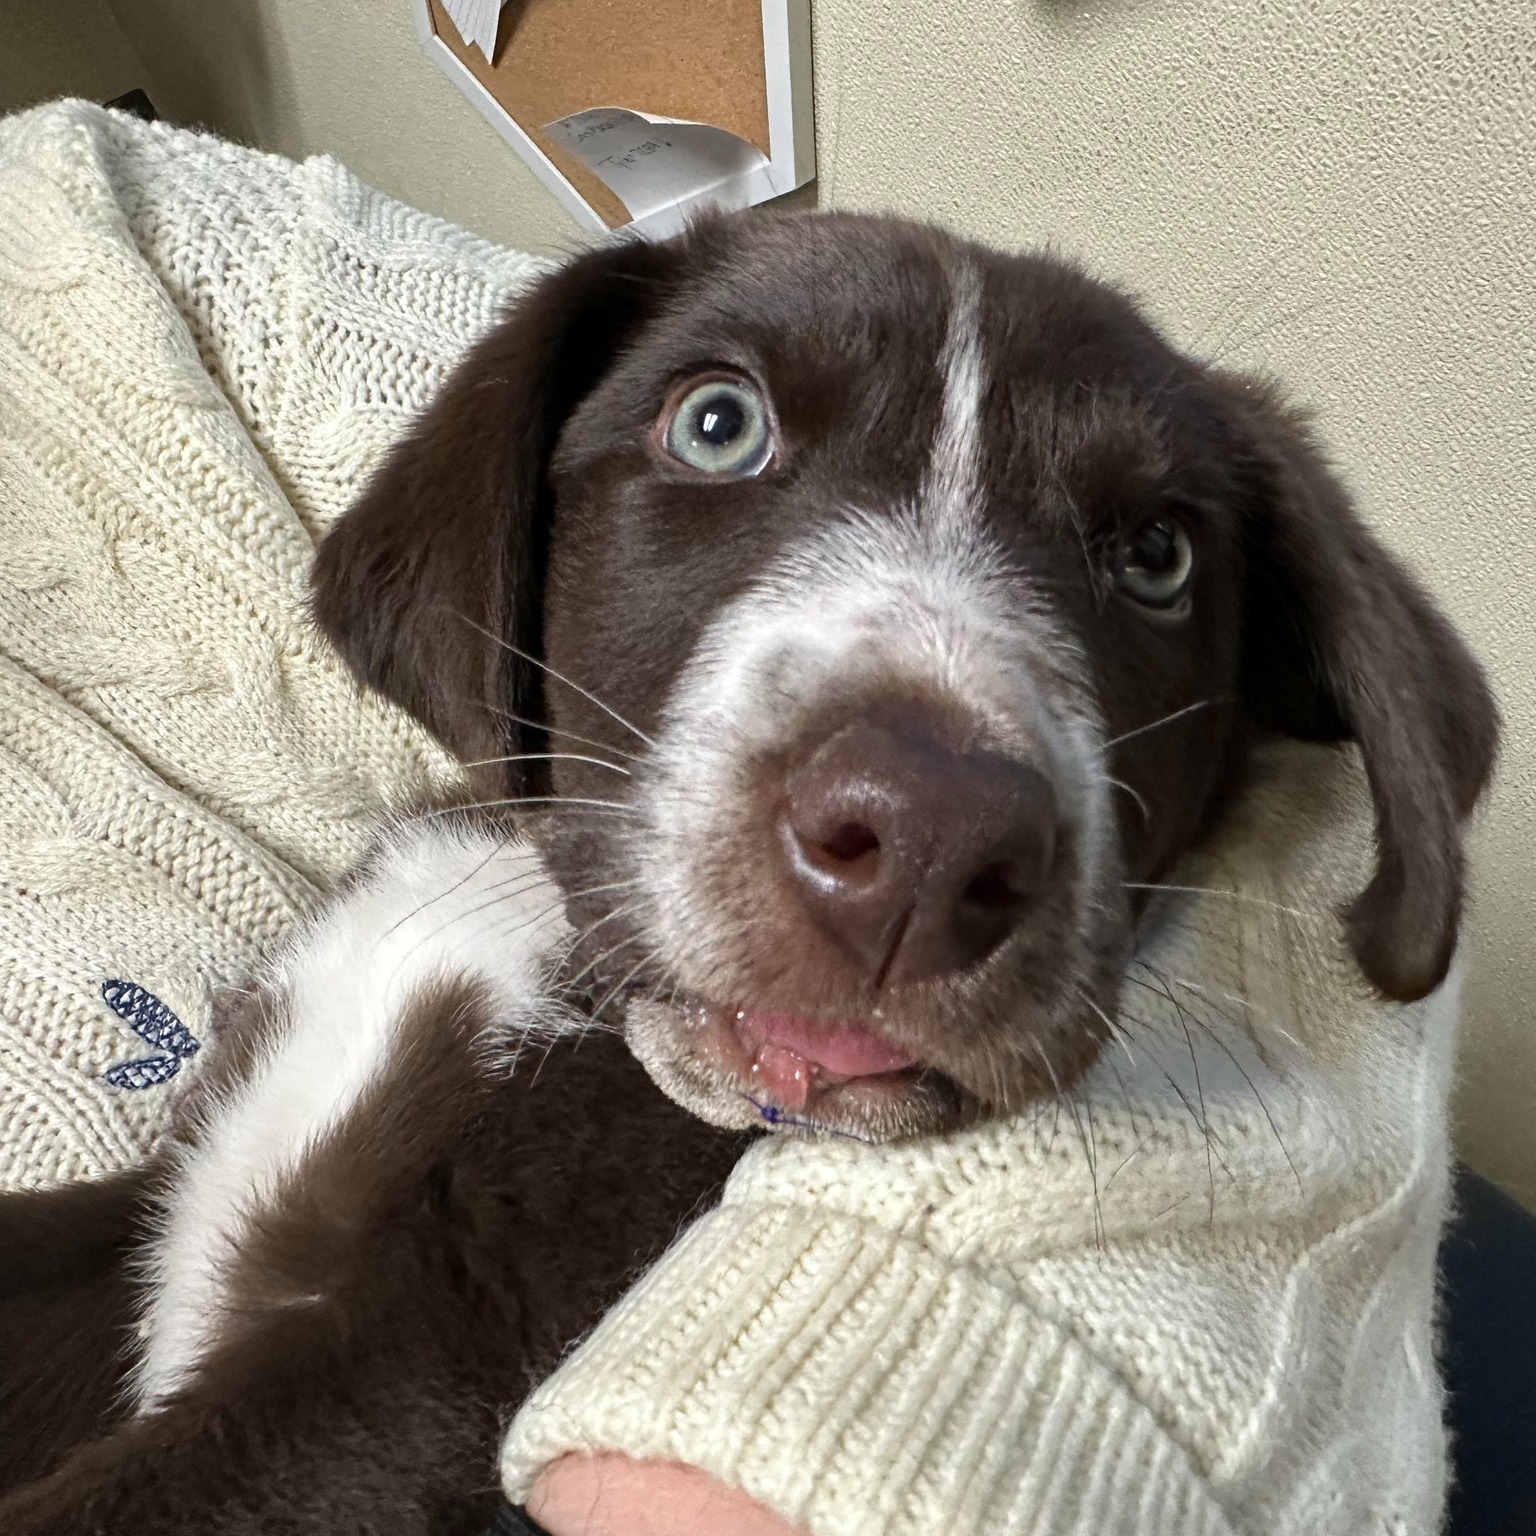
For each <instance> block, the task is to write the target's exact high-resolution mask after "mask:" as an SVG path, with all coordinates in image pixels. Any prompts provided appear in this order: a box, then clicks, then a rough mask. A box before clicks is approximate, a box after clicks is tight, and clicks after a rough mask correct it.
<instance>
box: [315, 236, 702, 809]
mask: <svg viewBox="0 0 1536 1536" xmlns="http://www.w3.org/2000/svg"><path fill="white" fill-rule="evenodd" d="M679 260H680V256H679V253H678V252H677V250H676V249H675V248H674V247H672V246H658V245H648V244H643V243H641V242H638V241H637V242H632V243H626V244H623V245H616V246H609V247H604V248H602V249H599V250H595V251H591V252H588V253H587V254H585V255H583V256H580V257H578V258H576V259H575V260H574V261H572V262H570V263H569V264H568V265H566V266H564V267H561V268H560V269H559V270H558V271H556V272H554V273H552V274H550V275H549V276H547V277H545V278H544V279H543V280H542V281H540V282H539V283H538V284H537V285H536V286H535V287H534V288H533V289H532V290H531V291H530V292H529V293H527V294H526V295H524V296H523V297H521V298H520V299H518V300H517V301H516V304H515V307H514V308H513V309H512V311H511V313H510V314H509V316H508V317H507V319H505V320H504V321H503V322H502V323H501V324H500V325H499V326H498V327H497V328H496V329H495V330H493V331H492V332H491V333H490V334H489V335H487V336H486V337H485V338H484V339H483V340H482V341H480V342H479V343H478V344H477V345H476V346H475V347H473V348H472V349H471V350H470V351H469V353H468V354H467V355H466V356H465V358H464V360H463V361H462V362H461V363H460V364H459V366H458V368H457V369H456V370H455V371H454V373H453V374H452V376H451V377H450V378H449V379H448V380H447V382H446V383H445V384H444V385H443V387H442V389H441V390H440V391H439V393H438V394H437V396H436V398H435V399H434V400H433V402H432V404H431V405H430V406H429V408H428V409H427V411H426V413H425V414H424V415H423V416H422V417H421V418H420V419H419V420H418V421H417V422H416V423H415V424H414V425H413V426H412V428H411V429H410V431H409V432H408V433H407V434H406V435H405V437H404V438H403V439H402V440H401V441H400V442H399V443H397V444H396V445H395V447H394V448H393V449H392V450H391V452H390V453H389V455H388V457H387V458H386V459H385V460H384V462H383V464H382V465H381V466H380V468H379V469H378V470H377V471H376V473H375V474H374V476H373V479H372V480H371V482H370V483H369V484H368V486H367V487H366V489H365V490H364V491H363V494H362V496H361V497H360V499H359V500H358V501H357V503H356V504H355V505H354V506H353V507H351V508H350V509H349V510H348V511H347V512H346V513H345V514H344V515H343V516H342V517H341V518H340V520H339V521H338V522H337V523H336V525H335V527H334V528H332V529H331V531H330V532H329V533H328V534H327V535H326V537H325V538H324V539H323V540H322V542H321V544H320V548H319V550H318V552H317V554H316V558H315V565H314V572H313V575H312V578H311V607H312V611H313V613H314V616H315V619H316V621H317V622H318V624H319V626H320V628H321V629H322V630H323V631H324V632H325V634H326V636H327V637H328V638H329V639H330V640H331V642H332V643H333V644H334V645H335V646H336V648H337V650H339V651H340V652H341V654H342V656H343V657H344V658H345V660H346V662H347V664H348V665H349V666H350V667H351V668H352V670H353V672H355V673H356V674H357V676H358V677H359V678H360V679H361V680H362V681H363V682H364V683H366V684H367V685H368V686H369V687H371V688H374V689H377V690H378V692H380V693H382V694H384V695H385V696H386V697H387V698H390V699H392V700H394V702H395V703H397V704H400V705H402V706H404V708H405V709H407V710H409V711H410V713H411V714H413V715H414V716H415V717H416V718H417V719H418V720H420V721H422V722H423V723H424V724H425V725H426V726H427V727H428V728H429V729H430V730H431V731H432V732H433V734H434V735H436V736H437V737H438V738H439V739H440V740H441V741H442V742H443V743H444V744H445V745H446V746H448V747H449V748H450V749H451V750H452V751H453V752H455V753H456V754H457V755H458V756H459V757H460V758H461V759H463V760H464V761H473V760H475V759H481V758H490V757H495V756H497V755H500V754H503V753H506V752H508V751H509V750H511V749H513V748H514V747H515V744H516V743H517V742H518V740H519V739H521V738H520V736H519V733H518V732H517V730H516V727H515V726H514V725H513V724H512V723H511V722H509V721H508V719H507V715H508V714H509V713H510V714H514V715H524V716H529V717H532V718H540V717H541V711H540V708H539V702H538V701H539V677H538V669H537V668H536V667H535V666H534V665H532V664H531V663H530V662H528V661H527V660H525V659H523V658H521V657H519V656H518V655H517V654H516V653H515V652H514V651H513V650H511V649H509V648H508V646H509V645H511V646H515V647H516V648H517V650H519V651H523V652H526V653H527V654H528V655H532V656H537V655H538V654H539V651H540V634H541V628H542V605H541V601H540V595H541V589H542V585H543V579H544V565H545V555H546V551H547V549H548V542H549V532H550V513H551V508H550V493H549V488H548V485H547V483H546V478H545V469H546V466H547V464H548V461H549V457H550V454H551V453H552V452H553V450H554V447H555V443H556V440H557V438H558V437H559V435H560V429H561V427H562V425H563V424H564V422H565V419H566V418H567V416H569V415H570V413H571V411H572V410H574V409H575V407H576V406H577V405H578V404H579V403H580V401H581V400H582V398H583V397H584V396H585V395H586V394H587V393H588V392H589V391H590V390H591V389H592V387H593V386H594V385H595V384H596V383H597V382H598V380H599V379H600V378H601V377H602V375H603V373H604V372H605V370H606V369H607V367H608V366H609V364H610V363H611V362H612V361H613V359H614V358H615V356H616V355H617V354H618V352H619V351H620V350H621V349H622V348H623V347H624V346H625V344H626V342H627V341H628V340H629V339H630V338H632V337H633V335H634V334H635V332H636V331H637V329H638V328H639V327H640V326H641V325H642V324H643V323H644V322H645V320H646V319H647V318H648V317H649V316H650V315H651V314H653V313H654V312H655V311H656V309H657V308H658V307H659V306H660V305H661V304H662V303H663V301H664V299H665V296H666V293H667V291H668V288H669V282H668V279H669V277H670V276H671V274H672V273H673V271H674V269H675V267H676V266H677V264H678V262H679ZM499 642H506V643H505V644H503V643H499ZM514 766H515V765H514ZM508 779H509V781H510V784H511V786H512V787H514V788H515V787H518V786H519V785H520V784H521V782H522V777H521V775H520V774H517V773H513V774H511V775H509V776H508Z"/></svg>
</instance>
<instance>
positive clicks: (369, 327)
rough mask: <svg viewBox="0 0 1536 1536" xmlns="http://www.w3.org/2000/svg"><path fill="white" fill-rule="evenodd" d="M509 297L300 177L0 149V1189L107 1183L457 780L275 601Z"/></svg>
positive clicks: (156, 133) (105, 155)
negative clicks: (318, 901) (316, 905)
mask: <svg viewBox="0 0 1536 1536" xmlns="http://www.w3.org/2000/svg"><path fill="white" fill-rule="evenodd" d="M536 270H538V267H537V264H536V263H533V262H531V261H530V260H529V259H528V258H526V257H523V256H517V255H512V254H508V253H505V252H501V251H497V250H495V249H493V248H492V247H490V246H487V245H485V244H483V243H482V242H480V241H477V240H474V239H472V238H470V237H469V236H466V235H464V234H463V233H461V232H460V231H457V230H455V229H452V228H451V227H449V226H447V225H445V224H442V223H440V222H438V221H436V220H433V219H429V218H426V217H424V216H423V215H421V214H417V213H413V212H411V211H409V210H408V209H405V208H402V207H400V206H399V205H398V204H396V203H392V202H390V201H389V200H388V199H385V198H382V197H379V196H378V195H376V194H375V193H372V192H370V191H369V190H368V189H366V188H365V187H363V186H361V185H360V184H359V183H358V182H357V181H356V180H354V179H353V178H352V177H351V176H350V175H349V174H348V173H347V172H345V171H344V170H342V169H341V167H339V166H337V165H335V164H333V163H332V162H330V161H328V160H313V161H310V162H308V163H306V164H304V165H300V166H295V165H292V164H291V163H289V162H287V161H284V160H279V159H276V158H274V157H271V156H264V155H259V154H256V153H253V152H251V151H249V150H245V149H240V148H236V147H234V146H232V145H228V144H223V143H219V142H217V141H215V140H212V139H208V138H204V137H201V136H197V135H194V134H190V133H186V132H178V131H175V130H171V129H167V128H164V127H160V126H149V125H145V124H142V123H140V122H138V121H137V120H135V119H132V118H128V117H124V116H121V115H119V114H115V113H109V112H105V111H103V110H101V109H100V108H97V107H92V106H88V105H86V104H84V103H80V102H74V103H63V104H60V105H57V106H53V107H47V108H41V109H38V110H36V111H33V112H29V113H26V114H23V115H21V116H17V117H13V118H10V119H7V120H4V121H0V1046H3V1049H0V1129H3V1135H0V1187H5V1186H16V1185H26V1184H33V1183H39V1182H47V1181H50V1180H55V1179H65V1178H75V1177H79V1176H82V1175H87V1174H94V1173H100V1172H103V1171H105V1170H107V1169H110V1168H113V1167H117V1166H120V1165H122V1164H123V1163H125V1162H128V1161H131V1160H132V1159H134V1158H136V1157H137V1156H138V1155H139V1154H140V1153H141V1152H142V1151H143V1149H144V1148H145V1146H146V1145H147V1144H148V1142H149V1141H150V1140H151V1138H152V1137H153V1136H154V1134H155V1132H156V1130H157V1129H158V1127H159V1125H160V1123H161V1118H162V1115H163V1111H164V1100H165V1095H166V1090H165V1087H164V1086H163V1085H164V1084H165V1083H166V1082H167V1081H168V1080H169V1078H170V1076H171V1075H172V1074H173V1073H174V1072H175V1071H176V1069H177V1067H178V1066H179V1065H180V1062H181V1060H182V1059H183V1058H184V1056H185V1055H186V1054H188V1053H189V1052H190V1050H191V1049H192V1048H193V1045H194V1043H195V1041H196V1040H197V1039H198V1038H199V1037H200V1036H201V1035H202V1034H203V1031H204V1029H205V1028H206V1026H207V1022H208V1015H209V1000H210V997H211V995H212V993H213V990H214V989H215V988H216V987H217V986H219V985H222V984H227V983H229V982H231V981H234V980H238V979H240V978H241V977H243V976H244V975H246V974H249V972H250V970H251V969H252V967H253V965H254V963H255V961H256V959H257V958H258V957H259V956H260V955H261V954H262V953H263V952H264V951H266V950H268V949H269V948H270V946H271V945H272V944H273V942H274V941H275V940H276V939H277V938H278V937H279V936H280V935H282V933H283V932H284V931H285V930H286V929H287V927H288V926H289V924H291V923H292V922H293V920H294V918H295V916H296V915H297V914H298V913H299V912H301V911H302V910H303V909H304V908H305V907H306V906H307V905H308V904H309V903H310V902H311V901H312V900H313V899H314V897H315V895H316V893H317V892H318V891H319V890H320V889H322V888H324V887H325V886H326V885H328V884H329V883H330V882H332V881H334V880H335V879H336V878H337V877H338V876H339V875H340V874H342V873H343V872H344V871H345V870H346V869H347V868H348V867H349V866H350V865H351V864H353V863H354V862H355V861H356V860H357V859H358V857H359V856H360V855H361V853H362V852H363V850H364V849H365V848H366V847H367V845H368V842H369V840H370V837H371V836H372V832H373V830H374V828H375V826H376V824H377V821H378V819H379V816H380V814H381V812H383V811H385V810H386V809H387V808H388V807H390V806H392V805H395V804H397V803H400V802H405V801H410V800H413V799H418V798H419V797H420V796H421V795H422V794H423V793H425V792H427V791H428V790H430V789H433V788H435V787H438V786H441V785H443V784H445V783H446V782H448V781H449V780H450V779H451V778H453V776H454V775H455V773H456V768H455V767H454V765H452V764H451V762H450V761H449V759H448V758H447V756H446V755H445V754H444V753H443V752H442V751H441V750H440V749H439V748H437V747H436V746H435V745H434V744H433V743H431V742H430V741H429V739H428V738H427V737H426V735H425V733H424V732H422V731H421V730H419V729H417V728H416V727H415V726H414V725H413V724H412V723H411V722H409V721H407V720H406V719H405V718H404V717H403V716H402V715H400V714H399V713H398V712H397V711H394V710H392V709H390V708H387V707H385V706H383V705H382V704H380V703H379V702H378V701H377V700H374V699H370V698H364V697H362V696H361V695H360V694H359V692H358V690H357V689H356V688H355V687H354V686H353V684H352V683H351V682H350V680H349V679H348V677H347V675H346V674H345V672H344V670H343V668H342V667H341V665H340V663H339V662H338V661H337V660H336V659H335V657H334V656H333V655H331V653H330V652H329V650H328V648H326V647H325V645H324V644H323V642H322V641H320V639H319V638H318V636H317V635H315V634H313V633H312V632H311V631H310V630H309V628H308V627H307V625H306V623H305V620H304V613H303V602H304V595H305V578H306V572H307V569H308V564H309V559H310V553H311V549H312V540H313V536H314V535H316V534H318V533H319V532H321V531H322V530H323V529H324V528H325V527H326V525H327V524H328V523H329V522H330V521H331V519H332V518H334V517H335V516H336V515H337V514H338V513H339V512H340V511H341V510H342V508H343V507H345V506H346V505H347V503H348V501H349V500H350V499H351V497H352V496H353V494H354V492H355V491H356V489H357V487H358V484H359V481H360V480H361V478H362V477H363V476H364V475H365V474H366V473H367V471H368V470H369V468H370V467H371V466H372V465H373V463H374V462H375V461H376V460H377V458H378V456H379V454H380V453H381V451H382V450H383V449H384V447H385V446H386V445H387V444H388V443H389V442H390V441H391V440H392V438H393V437H394V436H395V435H396V433H397V432H398V431H399V430H400V427H401V424H402V423H403V422H404V421H405V420H406V418H407V416H408V415H409V414H410V413H411V412H413V411H415V410H417V409H418V408H419V407H420V406H421V405H422V403H423V402H424V401H425V400H426V399H427V398H428V396H429V395H430V394H431V393H432V391H433V389H434V387H435V386H436V385H437V383H438V382H439V380H440V379H441V378H442V377H443V374H444V372H445V370H446V369H447V368H448V367H449V366H451V364H452V363H453V362H454V360H455V359H456V358H457V356H458V355H459V353H460V352H461V351H462V350H463V349H464V348H465V347H466V346H467V345H468V343H469V342H470V341H471V340H472V339H473V338H474V337H476V336H477V335H479V334H480V332H481V331H483V330H484V329H485V328H486V327H487V326H488V325H489V324H490V323H491V321H492V319H493V318H494V315H495V312H496V309H497V307H498V305H499V304H500V303H501V301H502V300H503V299H504V298H506V297H507V296H508V295H509V294H511V293H513V292H515V291H516V290H517V288H518V287H519V286H520V285H521V284H522V283H523V282H524V281H526V280H527V279H528V277H529V276H530V275H531V274H532V273H533V272H534V271H536ZM113 982H124V983H129V984H131V986H128V987H118V988H113V987H111V986H110V985H109V984H110V983H113ZM104 987H105V989H106V994H105V995H104ZM138 989H142V991H140V990H138Z"/></svg>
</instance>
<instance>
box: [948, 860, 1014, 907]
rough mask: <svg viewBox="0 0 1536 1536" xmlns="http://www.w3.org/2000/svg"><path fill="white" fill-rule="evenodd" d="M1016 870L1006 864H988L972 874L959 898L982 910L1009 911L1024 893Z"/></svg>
mask: <svg viewBox="0 0 1536 1536" xmlns="http://www.w3.org/2000/svg"><path fill="white" fill-rule="evenodd" d="M1016 876H1017V872H1016V871H1015V870H1013V869H1011V868H1010V867H1009V866H1008V865H1007V864H1004V863H997V864H989V865H987V867H986V868H985V869H983V870H979V871H978V872H977V873H976V874H974V875H972V876H971V878H970V881H969V882H968V883H967V885H966V887H965V889H964V890H963V891H961V893H960V899H961V900H962V901H963V902H965V903H967V905H969V906H972V907H977V908H980V910H981V911H983V912H1009V911H1012V909H1013V908H1014V907H1016V906H1018V905H1019V903H1020V902H1022V901H1023V900H1024V898H1025V895H1026V893H1025V892H1024V891H1023V890H1021V889H1020V887H1019V885H1018V884H1017V881H1016Z"/></svg>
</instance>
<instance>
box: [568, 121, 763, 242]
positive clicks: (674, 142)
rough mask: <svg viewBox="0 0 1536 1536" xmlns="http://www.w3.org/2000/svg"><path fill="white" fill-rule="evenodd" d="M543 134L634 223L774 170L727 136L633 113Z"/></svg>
mask: <svg viewBox="0 0 1536 1536" xmlns="http://www.w3.org/2000/svg"><path fill="white" fill-rule="evenodd" d="M544 127H545V132H546V133H548V134H549V135H550V136H551V137H552V138H553V139H554V140H555V142H556V143H558V144H560V145H561V146H562V147H563V148H565V149H568V150H569V151H570V152H571V153H572V154H573V155H575V156H576V157H577V158H578V159H579V160H581V161H582V162H583V163H584V164H585V165H586V166H587V167H588V169H589V170H591V171H592V173H593V174H594V175H595V176H597V177H598V179H599V180H601V181H602V183H603V185H604V186H606V187H607V188H608V190H609V191H610V192H612V193H613V194H614V196H615V197H617V198H618V199H619V201H620V202H622V203H623V204H624V206H625V207H626V208H627V209H628V210H629V215H630V217H631V218H633V219H643V218H645V217H647V216H648V215H650V214H652V213H655V212H657V211H658V210H659V209H662V208H669V207H671V206H672V205H674V204H676V203H679V202H683V201H686V200H688V199H691V198H696V197H698V196H700V194H703V193H706V192H708V191H709V190H710V189H711V188H714V187H720V186H722V185H724V184H725V183H729V182H734V181H739V180H742V179H744V178H745V177H747V176H750V175H751V174H752V173H753V172H754V171H758V170H761V169H762V168H763V167H765V166H766V165H767V164H768V157H767V156H766V155H765V154H764V153H763V152H762V151H761V150H760V149H758V147H757V146H756V145H755V144H749V143H748V142H747V141H746V140H745V139H743V138H741V137H739V136H738V135H736V134H734V133H731V132H729V131H728V130H726V129H724V128H715V127H712V126H711V125H710V124H709V123H690V122H685V121H684V120H682V119H681V118H675V117H653V116H651V114H650V113H648V112H632V111H630V110H629V108H627V107H593V108H591V109H589V110H588V111H585V112H573V113H571V114H570V116H569V117H560V118H556V119H555V121H554V122H552V123H546V124H545V125H544Z"/></svg>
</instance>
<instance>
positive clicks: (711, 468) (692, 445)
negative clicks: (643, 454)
mask: <svg viewBox="0 0 1536 1536" xmlns="http://www.w3.org/2000/svg"><path fill="white" fill-rule="evenodd" d="M662 442H663V443H664V444H665V446H666V450H667V452H668V453H670V454H671V455H672V457H673V458H674V459H678V460H680V461H681V462H682V463H684V464H686V465H688V466H689V468H690V469H697V470H702V471H703V472H704V473H705V474H708V475H725V476H730V477H732V478H735V479H745V478H747V477H749V476H751V475H755V474H757V473H758V471H759V470H761V469H762V468H763V466H764V465H766V464H767V462H768V460H769V459H770V458H772V457H773V433H772V429H771V428H770V426H769V423H768V409H767V407H766V406H765V405H764V404H763V398H762V396H761V395H759V394H758V392H757V391H756V390H755V389H754V388H753V387H752V386H751V385H750V384H747V383H745V382H744V381H740V380H736V379H709V380H707V381H706V382H705V383H702V384H697V385H695V386H694V387H693V388H692V389H690V390H688V391H687V392H686V393H685V394H684V395H683V396H682V397H681V399H679V400H678V402H677V404H676V406H674V407H673V409H672V413H671V415H670V417H668V418H667V419H666V421H665V426H664V430H663V433H662Z"/></svg>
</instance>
